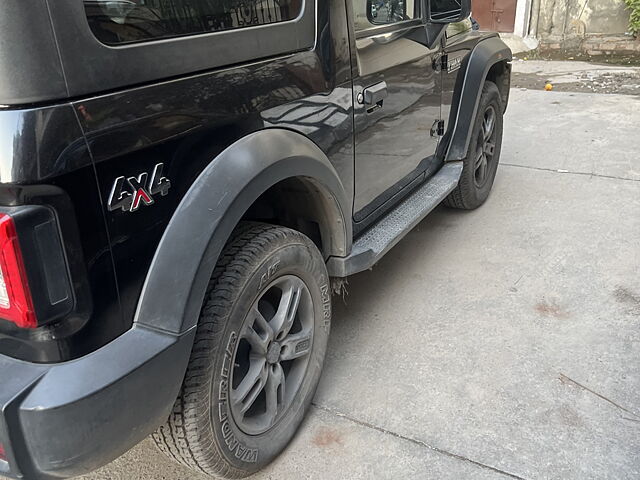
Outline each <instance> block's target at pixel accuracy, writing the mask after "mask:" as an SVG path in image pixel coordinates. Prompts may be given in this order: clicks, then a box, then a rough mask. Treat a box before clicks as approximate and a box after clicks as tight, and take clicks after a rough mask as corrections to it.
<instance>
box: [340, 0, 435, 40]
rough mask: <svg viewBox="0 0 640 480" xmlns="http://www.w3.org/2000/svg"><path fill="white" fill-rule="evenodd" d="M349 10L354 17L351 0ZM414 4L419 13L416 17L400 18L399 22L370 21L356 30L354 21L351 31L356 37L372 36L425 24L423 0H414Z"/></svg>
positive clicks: (350, 0)
mask: <svg viewBox="0 0 640 480" xmlns="http://www.w3.org/2000/svg"><path fill="white" fill-rule="evenodd" d="M365 1H366V0H365ZM348 3H349V11H350V15H351V16H352V18H354V19H355V14H354V11H353V0H349V1H348ZM416 5H417V6H418V8H419V13H418V16H417V17H416V18H410V19H407V20H402V21H400V22H394V23H385V24H380V25H376V24H373V23H371V26H370V27H368V28H364V29H362V30H357V29H356V28H355V22H354V24H353V27H352V28H353V32H354V33H355V38H356V39H361V38H368V37H373V36H376V35H384V34H385V33H391V32H396V31H398V30H405V29H410V28H412V27H417V26H420V25H426V13H425V10H426V9H425V5H424V2H423V0H416Z"/></svg>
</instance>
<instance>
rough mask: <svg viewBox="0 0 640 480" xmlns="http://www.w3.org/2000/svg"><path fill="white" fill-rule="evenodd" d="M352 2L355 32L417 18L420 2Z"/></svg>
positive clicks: (404, 0)
mask: <svg viewBox="0 0 640 480" xmlns="http://www.w3.org/2000/svg"><path fill="white" fill-rule="evenodd" d="M352 2H353V12H354V15H355V29H356V30H365V29H367V28H370V27H372V26H375V25H387V24H390V23H397V22H402V21H403V20H411V19H413V18H418V17H419V11H418V5H419V3H420V0H352Z"/></svg>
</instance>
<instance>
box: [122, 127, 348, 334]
mask: <svg viewBox="0 0 640 480" xmlns="http://www.w3.org/2000/svg"><path fill="white" fill-rule="evenodd" d="M294 177H297V178H304V179H305V180H307V181H308V182H311V183H312V184H313V185H314V186H315V188H316V190H317V192H318V194H319V195H320V196H321V197H322V198H321V204H322V205H323V207H324V209H325V211H326V212H328V214H329V215H328V222H329V223H328V224H327V225H326V226H325V229H324V230H325V233H326V235H328V236H330V238H323V246H325V250H326V251H325V252H324V253H325V255H326V256H328V255H341V256H342V255H346V253H347V252H348V251H349V249H350V247H351V244H350V242H351V237H352V231H351V207H350V204H349V202H348V200H347V198H346V195H345V194H344V188H343V185H342V183H341V182H340V179H339V177H338V174H337V173H336V171H335V169H334V168H333V166H332V165H331V163H330V162H329V160H328V159H327V157H326V155H325V154H324V153H323V152H322V150H320V149H319V148H318V147H317V146H316V145H315V144H314V143H313V142H311V140H309V139H307V138H306V137H304V136H303V135H301V134H298V133H295V132H292V131H289V130H284V129H275V128H274V129H266V130H261V131H258V132H255V133H252V134H250V135H247V136H246V137H244V138H242V139H240V140H239V141H237V142H236V143H234V144H232V145H231V146H230V147H228V148H227V149H225V150H224V151H223V152H222V153H220V154H219V155H218V156H217V157H216V158H215V159H214V160H213V161H212V162H211V163H210V164H209V165H208V166H207V167H206V168H205V169H204V170H203V172H202V173H201V174H200V176H199V177H198V178H197V180H196V181H195V182H194V183H193V185H192V186H191V187H190V188H189V190H188V191H187V193H186V194H185V196H184V197H183V199H182V201H181V202H180V204H179V205H178V208H177V209H176V211H175V213H174V214H173V216H172V218H171V220H170V221H169V224H168V226H167V228H166V230H165V232H164V234H163V236H162V239H161V240H160V243H159V245H158V248H157V250H156V252H155V255H154V257H153V260H152V262H151V266H150V268H149V270H148V272H147V276H146V279H145V282H144V286H143V288H142V292H141V295H140V300H139V302H138V306H137V309H136V314H135V317H134V322H135V323H138V324H142V325H147V326H150V327H153V328H158V329H162V330H166V331H169V332H174V333H179V332H183V331H185V330H187V329H189V328H191V327H192V326H193V325H195V324H196V322H197V319H198V315H199V313H200V308H201V306H202V301H203V298H204V294H205V290H206V286H207V283H208V281H209V278H210V277H211V273H212V272H213V268H214V266H215V264H216V263H217V260H218V256H219V255H220V252H221V251H222V248H223V247H224V245H225V243H226V241H227V240H228V238H229V236H230V235H231V233H232V231H233V229H234V228H235V227H236V225H237V224H238V222H239V221H240V220H241V219H242V217H243V215H244V214H245V212H246V211H247V210H248V209H249V208H250V206H251V205H252V204H253V203H254V202H255V201H256V200H257V199H258V198H259V197H260V195H262V194H263V193H264V192H266V191H267V190H268V189H269V188H271V187H272V186H274V185H276V184H277V183H278V182H280V181H282V180H285V179H288V178H294ZM178 265H179V267H180V268H176V266H178Z"/></svg>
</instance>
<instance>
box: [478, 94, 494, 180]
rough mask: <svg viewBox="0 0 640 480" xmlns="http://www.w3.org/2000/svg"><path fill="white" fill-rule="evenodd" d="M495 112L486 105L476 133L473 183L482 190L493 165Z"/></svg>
mask: <svg viewBox="0 0 640 480" xmlns="http://www.w3.org/2000/svg"><path fill="white" fill-rule="evenodd" d="M496 118H497V115H496V111H495V108H494V107H493V106H492V105H488V106H487V108H486V110H485V111H484V114H483V118H482V124H481V126H480V131H479V132H478V147H477V149H476V160H475V168H474V182H475V185H476V187H477V188H482V187H483V186H484V184H485V183H487V178H489V172H490V170H491V168H490V167H491V165H492V163H493V154H494V151H495V148H496Z"/></svg>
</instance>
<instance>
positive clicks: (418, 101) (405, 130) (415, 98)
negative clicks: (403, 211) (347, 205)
mask: <svg viewBox="0 0 640 480" xmlns="http://www.w3.org/2000/svg"><path fill="white" fill-rule="evenodd" d="M349 1H350V2H351V6H352V12H351V14H352V18H353V22H352V24H353V26H352V33H353V35H354V36H355V57H356V65H355V66H354V76H353V88H354V98H355V99H356V102H355V178H356V182H355V192H354V212H355V213H354V220H355V221H356V222H361V221H363V220H365V219H366V218H367V217H370V216H371V215H372V214H373V213H374V212H376V211H377V210H379V209H380V207H382V206H383V205H385V204H392V203H394V200H397V199H399V198H401V197H402V196H403V195H402V194H403V191H407V190H409V189H410V187H411V186H412V185H415V184H416V183H418V182H419V181H420V180H421V179H423V178H424V177H425V174H426V175H429V174H430V173H433V172H434V171H435V170H437V161H436V158H435V152H436V147H437V145H438V137H437V136H432V135H431V133H430V132H431V129H432V126H433V125H434V122H436V121H437V120H439V119H440V108H441V76H440V74H439V73H438V72H437V69H436V68H434V65H435V64H434V60H435V59H436V57H437V56H438V55H439V50H440V47H439V43H438V44H437V45H435V46H434V47H433V48H428V47H427V46H426V45H425V42H424V41H419V40H420V39H423V38H424V29H425V22H424V18H423V17H424V15H423V9H422V7H421V1H420V0H349ZM352 44H353V43H352ZM374 217H375V215H374Z"/></svg>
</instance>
